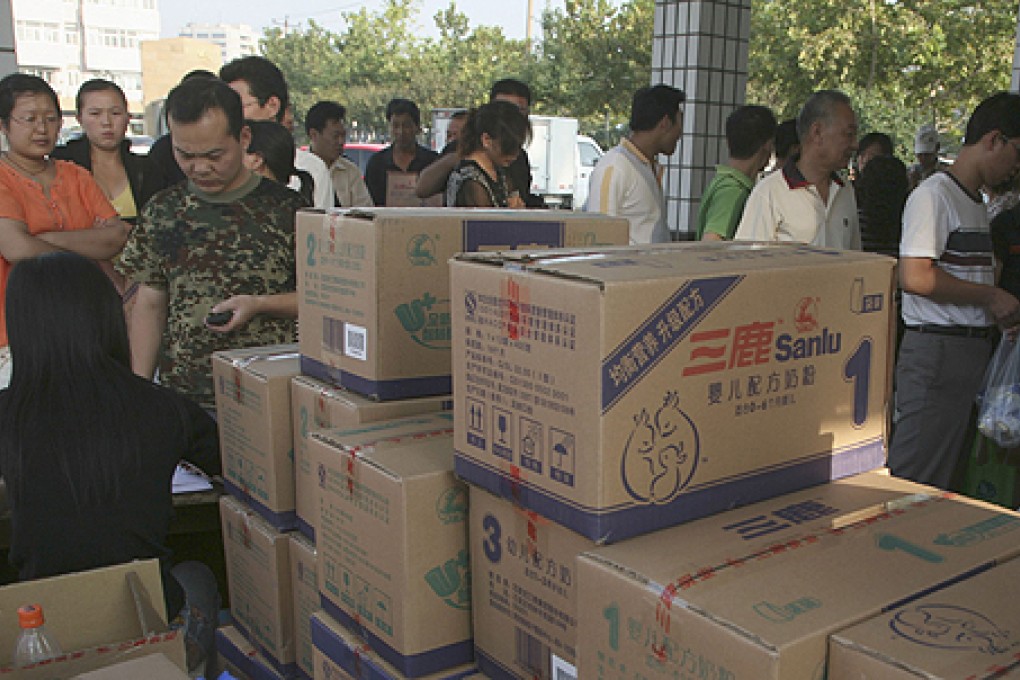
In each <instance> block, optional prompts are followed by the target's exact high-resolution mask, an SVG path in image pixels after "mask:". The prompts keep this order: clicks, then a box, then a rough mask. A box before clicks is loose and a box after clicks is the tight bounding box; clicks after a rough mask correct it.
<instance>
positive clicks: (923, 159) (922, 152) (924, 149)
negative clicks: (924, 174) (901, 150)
mask: <svg viewBox="0 0 1020 680" xmlns="http://www.w3.org/2000/svg"><path fill="white" fill-rule="evenodd" d="M941 146H942V145H941V143H940V142H939V133H938V130H936V129H935V126H933V125H922V126H921V127H920V128H919V129H918V131H917V134H916V135H914V157H915V158H917V163H918V165H920V166H921V167H922V168H923V169H925V170H931V169H932V168H934V167H935V164H936V163H938V162H939V148H940V147H941Z"/></svg>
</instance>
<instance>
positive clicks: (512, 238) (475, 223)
mask: <svg viewBox="0 0 1020 680" xmlns="http://www.w3.org/2000/svg"><path fill="white" fill-rule="evenodd" d="M463 225H464V231H463V234H464V239H463V246H464V252H475V251H479V250H520V249H521V248H524V249H531V248H558V247H560V246H562V245H563V240H564V234H565V233H566V226H565V225H564V223H563V222H561V221H558V220H547V221H532V220H520V221H510V220H477V219H471V220H464V222H463Z"/></svg>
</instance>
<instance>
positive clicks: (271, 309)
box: [207, 291, 298, 333]
mask: <svg viewBox="0 0 1020 680" xmlns="http://www.w3.org/2000/svg"><path fill="white" fill-rule="evenodd" d="M297 308H298V296H297V291H294V292H291V293H276V294H273V295H235V296H233V297H231V298H227V299H226V300H224V301H223V302H220V303H218V304H216V305H214V306H213V308H212V310H211V311H213V312H233V316H231V317H230V321H228V322H227V323H225V324H223V325H222V326H208V325H207V328H209V329H210V330H213V331H216V332H217V333H230V332H231V331H235V330H237V329H238V328H241V327H242V326H244V325H245V324H247V323H248V322H249V321H251V320H252V319H253V318H254V317H255V316H256V315H258V314H264V315H266V316H279V317H284V318H288V319H296V318H297Z"/></svg>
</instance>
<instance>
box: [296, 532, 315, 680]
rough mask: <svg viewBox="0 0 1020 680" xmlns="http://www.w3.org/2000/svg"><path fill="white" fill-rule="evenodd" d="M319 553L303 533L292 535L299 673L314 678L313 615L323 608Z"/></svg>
mask: <svg viewBox="0 0 1020 680" xmlns="http://www.w3.org/2000/svg"><path fill="white" fill-rule="evenodd" d="M317 561H318V555H317V554H316V552H315V546H314V545H312V544H311V543H310V542H309V541H308V539H307V538H305V537H304V536H302V535H300V534H296V533H294V534H290V584H291V587H292V588H293V589H294V596H293V600H294V655H295V656H296V657H297V665H298V672H299V673H300V674H301V675H302V676H303V677H306V678H310V677H312V668H313V667H314V662H313V660H312V630H311V627H310V626H311V621H312V614H314V613H315V612H317V611H318V610H319V579H318V577H317V575H316V574H317V569H318V567H317V565H316V563H317Z"/></svg>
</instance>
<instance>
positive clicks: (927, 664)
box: [828, 560, 1020, 680]
mask: <svg viewBox="0 0 1020 680" xmlns="http://www.w3.org/2000/svg"><path fill="white" fill-rule="evenodd" d="M1018 584H1020V561H1018V560H1013V561H1011V562H1007V563H1005V564H1002V565H999V566H997V567H994V568H993V569H990V570H988V571H986V572H983V573H981V574H977V575H976V576H973V577H972V578H969V579H967V580H965V581H963V582H961V583H958V584H956V585H954V586H950V587H949V588H946V589H945V590H940V591H939V592H937V593H934V594H932V595H928V596H927V597H923V598H921V599H919V600H915V601H913V602H911V603H910V604H908V605H906V606H904V607H899V608H897V609H894V610H892V611H889V612H885V613H883V614H880V615H879V616H876V617H875V618H873V619H870V620H868V621H865V622H864V623H861V624H859V625H856V626H854V627H852V628H848V629H847V630H844V631H841V632H839V633H836V634H834V635H833V636H832V637H831V638H830V640H829V675H828V677H829V680H861V679H867V678H882V679H883V680H886V679H888V680H917V679H918V678H925V680H950V679H953V680H957V679H959V678H968V679H971V680H991V679H992V678H1020V609H1018V608H1017V602H1016V597H1015V596H1016V593H1017V589H1018Z"/></svg>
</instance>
